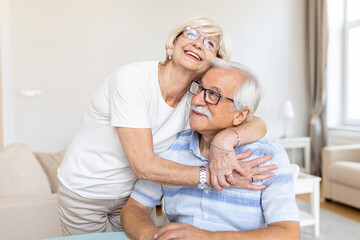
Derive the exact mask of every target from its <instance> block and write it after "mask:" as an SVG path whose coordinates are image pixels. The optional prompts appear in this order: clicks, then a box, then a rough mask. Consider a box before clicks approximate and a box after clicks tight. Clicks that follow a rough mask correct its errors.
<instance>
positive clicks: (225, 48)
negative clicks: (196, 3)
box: [164, 17, 232, 64]
mask: <svg viewBox="0 0 360 240" xmlns="http://www.w3.org/2000/svg"><path fill="white" fill-rule="evenodd" d="M185 27H192V28H196V29H197V30H199V31H200V32H203V33H206V34H208V35H209V36H215V37H216V36H218V37H219V46H220V48H219V51H218V53H217V57H218V58H221V59H223V60H226V61H230V58H231V50H232V47H231V40H230V38H229V37H228V36H227V35H226V34H225V33H224V31H223V30H222V29H221V27H220V26H219V25H218V24H216V23H215V22H214V21H212V20H211V19H209V18H205V17H194V18H190V19H188V20H186V21H184V22H183V23H181V24H179V25H178V26H176V27H175V28H173V29H172V30H171V32H170V33H169V36H168V39H167V40H166V42H165V49H168V48H172V47H173V46H174V43H175V41H176V38H177V37H178V36H179V35H180V34H181V33H182V32H183V30H184V28H185ZM169 61H170V59H169V56H168V54H167V53H166V60H165V62H164V64H166V63H168V62H169Z"/></svg>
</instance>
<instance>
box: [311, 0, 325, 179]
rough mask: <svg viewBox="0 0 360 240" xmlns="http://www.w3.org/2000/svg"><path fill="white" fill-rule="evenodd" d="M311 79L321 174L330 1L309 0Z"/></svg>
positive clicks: (314, 158) (316, 166)
mask: <svg viewBox="0 0 360 240" xmlns="http://www.w3.org/2000/svg"><path fill="white" fill-rule="evenodd" d="M306 21H307V22H306V34H307V35H306V44H307V45H306V48H307V59H306V60H307V80H308V90H309V103H310V104H309V106H310V119H309V123H308V134H309V136H310V137H311V173H312V174H315V175H318V176H320V175H321V150H322V148H323V146H324V144H325V131H324V129H325V128H324V126H325V117H326V114H325V106H326V87H325V84H326V57H327V46H328V30H327V10H326V0H306Z"/></svg>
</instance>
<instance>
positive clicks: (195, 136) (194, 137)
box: [190, 130, 209, 162]
mask: <svg viewBox="0 0 360 240" xmlns="http://www.w3.org/2000/svg"><path fill="white" fill-rule="evenodd" d="M190 151H192V152H193V154H194V155H195V156H196V157H198V158H200V159H201V160H203V161H207V162H208V161H209V160H208V159H206V158H205V157H203V156H202V155H201V152H200V148H199V133H198V132H197V131H195V130H192V133H191V138H190Z"/></svg>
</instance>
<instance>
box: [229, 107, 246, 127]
mask: <svg viewBox="0 0 360 240" xmlns="http://www.w3.org/2000/svg"><path fill="white" fill-rule="evenodd" d="M234 113H235V116H234V120H233V125H234V126H238V125H240V124H241V123H243V122H244V121H245V119H246V118H247V117H248V116H249V114H250V109H248V108H244V109H242V110H238V111H235V112H234Z"/></svg>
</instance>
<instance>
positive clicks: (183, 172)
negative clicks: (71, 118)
mask: <svg viewBox="0 0 360 240" xmlns="http://www.w3.org/2000/svg"><path fill="white" fill-rule="evenodd" d="M116 130H117V132H118V135H119V138H120V141H121V144H122V146H123V149H124V151H125V154H126V157H127V160H128V161H129V163H130V165H131V168H132V170H133V172H134V173H135V175H136V177H138V178H140V179H144V180H151V181H154V182H157V183H161V184H172V185H179V186H182V185H196V184H198V183H199V181H200V169H199V167H192V166H186V165H182V164H179V163H175V162H172V161H169V160H166V159H163V158H161V157H158V156H156V155H155V154H154V151H153V141H152V131H151V129H150V128H123V127H117V128H116ZM208 182H210V180H209V178H208Z"/></svg>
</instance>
